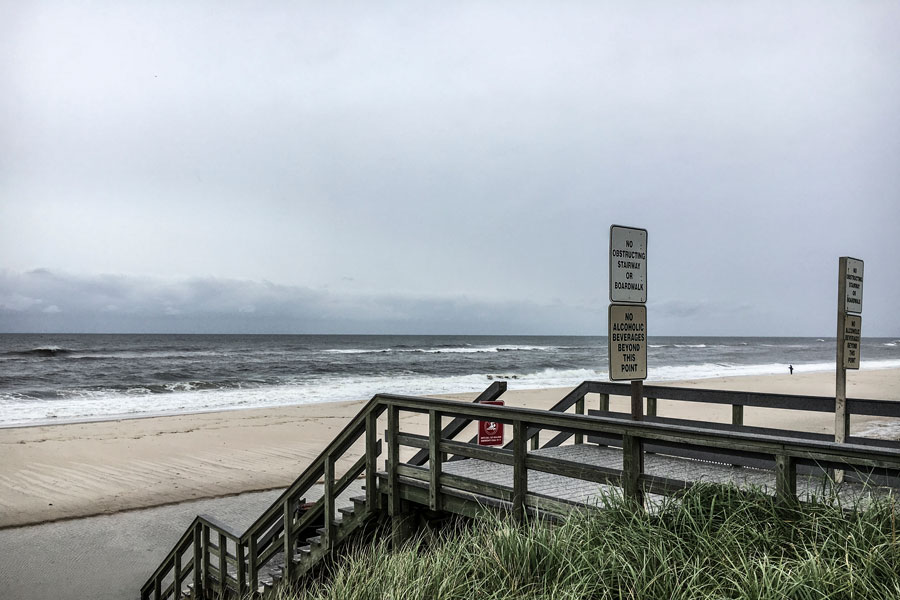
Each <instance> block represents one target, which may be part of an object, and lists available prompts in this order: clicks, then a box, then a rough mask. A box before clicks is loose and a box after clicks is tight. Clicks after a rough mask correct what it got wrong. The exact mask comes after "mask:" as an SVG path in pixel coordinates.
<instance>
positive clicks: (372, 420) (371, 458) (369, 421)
mask: <svg viewBox="0 0 900 600" xmlns="http://www.w3.org/2000/svg"><path fill="white" fill-rule="evenodd" d="M380 455H381V444H380V442H379V440H378V415H377V414H376V413H375V412H374V411H371V412H368V413H366V457H365V458H366V505H367V506H368V508H369V510H374V509H375V506H376V503H377V501H378V500H377V498H376V495H375V494H376V488H377V484H376V482H377V475H378V463H377V461H378V457H379V456H380Z"/></svg>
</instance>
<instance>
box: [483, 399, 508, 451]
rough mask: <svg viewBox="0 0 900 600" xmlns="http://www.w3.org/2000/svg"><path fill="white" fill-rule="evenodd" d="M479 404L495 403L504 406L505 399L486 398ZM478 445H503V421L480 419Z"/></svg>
mask: <svg viewBox="0 0 900 600" xmlns="http://www.w3.org/2000/svg"><path fill="white" fill-rule="evenodd" d="M479 404H493V405H496V406H503V400H486V401H483V402H479ZM478 445H479V446H502V445H503V423H496V422H494V421H478Z"/></svg>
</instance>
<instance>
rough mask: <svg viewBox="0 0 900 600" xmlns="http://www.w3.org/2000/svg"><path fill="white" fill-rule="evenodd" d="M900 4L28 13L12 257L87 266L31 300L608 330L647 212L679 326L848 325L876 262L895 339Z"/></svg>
mask: <svg viewBox="0 0 900 600" xmlns="http://www.w3.org/2000/svg"><path fill="white" fill-rule="evenodd" d="M898 19H900V7H898V5H897V3H895V2H888V1H878V0H875V1H872V2H866V3H864V4H860V3H855V4H852V5H851V4H829V5H827V6H823V5H822V4H821V3H819V2H812V1H803V0H801V1H798V2H791V3H789V4H785V3H779V2H754V3H747V4H741V5H738V6H735V5H733V4H728V5H725V4H723V5H717V4H710V3H708V2H702V1H692V0H687V1H685V2H679V3H677V4H674V3H673V4H660V3H653V4H640V3H630V4H623V3H615V4H613V3H595V2H590V3H588V2H574V3H565V4H564V5H560V4H559V3H549V2H547V3H541V2H525V3H514V4H513V3H499V4H498V3H489V4H485V3H474V2H460V3H445V4H440V5H431V6H428V7H421V6H418V5H414V4H411V3H404V2H397V3H388V4H387V5H379V6H378V7H377V8H376V7H373V6H370V5H368V4H366V3H350V4H349V5H347V4H340V3H331V4H318V5H316V4H310V3H287V2H272V3H267V4H266V6H265V7H264V8H263V7H260V6H259V5H258V4H256V3H244V2H233V3H228V4H227V6H226V5H222V4H221V3H211V2H203V1H200V2H191V3H178V4H171V3H170V4H160V3H143V4H128V5H124V4H121V3H115V2H102V1H101V2H96V3H77V4H73V3H68V2H54V1H53V0H50V1H48V2H41V3H26V2H21V3H7V4H6V5H4V6H0V56H3V57H6V58H3V59H0V89H2V90H4V93H3V94H0V157H2V163H0V268H5V269H7V270H8V273H20V274H21V273H30V272H32V271H33V270H34V269H36V268H39V267H46V268H47V269H50V270H51V273H52V274H54V277H56V278H59V279H65V278H66V277H69V278H75V279H77V282H76V281H72V282H71V289H70V290H69V291H70V292H71V297H67V296H66V295H65V294H57V295H52V294H49V292H47V290H43V291H42V292H41V294H35V293H32V291H33V290H31V288H30V287H29V286H34V285H36V284H35V283H34V281H37V280H38V279H39V277H38V276H36V275H35V276H33V277H32V276H29V278H31V279H30V280H29V281H31V280H34V281H31V282H30V283H29V282H26V281H24V279H22V277H24V276H19V275H15V276H13V275H7V281H6V284H5V289H4V294H5V296H4V298H3V306H4V307H6V308H4V309H3V317H2V318H3V319H4V323H6V324H7V326H8V327H10V326H11V325H9V323H11V322H12V320H13V317H14V316H16V315H18V318H19V319H20V320H18V321H15V323H16V325H15V327H16V328H21V327H26V326H29V327H41V328H44V329H46V328H47V327H51V325H52V324H53V323H56V324H57V325H56V326H63V324H65V326H66V327H70V328H78V327H79V326H80V327H83V328H86V329H115V327H119V326H120V327H127V328H130V327H141V328H142V330H149V329H150V328H151V327H162V328H165V330H166V331H171V330H175V329H177V327H187V328H193V329H196V328H199V327H200V326H201V325H202V326H203V327H205V328H207V329H209V330H212V329H214V328H215V327H217V326H218V327H222V328H224V329H225V330H231V329H233V328H238V327H239V328H242V330H244V329H249V328H250V327H251V325H252V324H256V325H255V326H257V327H260V328H265V330H266V331H269V330H274V329H276V328H277V327H278V323H279V322H280V323H282V324H284V323H288V324H289V327H288V328H289V330H291V331H294V330H298V329H304V330H306V329H308V328H312V329H315V330H323V331H324V330H326V329H327V328H329V327H332V328H334V329H335V330H336V331H347V330H351V329H352V330H355V331H372V330H375V329H377V330H378V331H382V330H384V331H387V330H388V326H389V325H391V326H393V325H396V326H398V327H405V328H408V329H407V330H410V329H416V330H418V328H421V329H428V330H429V331H452V330H453V328H454V327H460V328H463V329H464V330H465V331H466V332H469V331H472V330H479V329H480V328H482V327H484V328H485V329H490V330H491V331H490V332H501V331H503V332H505V331H507V330H509V331H513V330H514V329H516V328H517V327H518V328H520V329H519V330H518V331H517V332H520V333H527V332H547V333H567V332H572V333H578V332H581V333H604V332H605V329H606V326H605V310H606V303H607V300H606V285H607V283H606V277H607V273H606V261H607V256H606V244H607V231H608V227H609V225H610V224H612V223H620V224H625V225H634V226H640V227H645V228H647V229H648V230H649V232H650V242H649V243H650V254H649V257H650V258H649V263H648V264H649V267H648V268H649V269H650V272H649V283H648V287H649V290H650V308H651V310H652V311H655V312H651V313H650V319H651V323H653V324H655V325H654V327H658V329H655V331H658V332H659V333H669V334H690V333H705V334H716V333H719V334H723V335H726V334H748V335H750V334H756V335H772V334H785V335H816V336H820V335H829V333H830V332H832V331H833V329H834V323H833V320H834V306H833V305H834V303H835V298H834V295H835V290H834V288H835V282H834V280H835V277H836V274H835V271H836V269H837V258H838V257H839V256H842V255H851V256H857V257H860V258H863V259H865V260H866V273H867V281H866V294H865V297H866V313H865V331H866V332H867V333H871V334H873V335H874V334H880V335H898V334H900V317H898V316H897V311H896V309H895V306H894V304H895V302H894V299H895V298H897V297H900V277H898V276H897V273H898V269H897V266H896V265H897V262H896V261H897V257H898V256H900V236H898V235H897V231H900V210H898V209H897V203H896V199H897V198H900V170H898V169H897V168H896V166H897V165H898V164H900V113H898V111H897V110H896V107H897V106H898V104H900V68H898V65H900V41H898V40H900V38H898V36H897V35H896V31H895V29H896V28H895V27H894V26H893V24H894V23H896V22H897V21H898ZM66 273H70V274H71V273H78V274H81V275H78V276H75V275H65V274H66ZM98 273H121V274H123V275H121V276H101V275H97V274H98ZM10 278H11V279H10ZM265 281H271V282H277V284H272V285H269V284H266V283H264V282H265ZM47 285H49V284H47ZM58 285H62V284H58ZM54 289H56V288H54ZM286 290H289V291H286ZM42 294H43V295H42ZM76 298H81V299H82V300H81V301H82V302H83V303H84V304H83V306H82V307H81V308H79V307H78V304H77V302H75V301H74V300H75V299H76ZM557 299H559V303H557ZM54 306H55V307H56V309H52V308H51V307H54ZM201 307H202V310H201ZM304 307H305V308H304ZM729 307H748V308H746V309H745V310H742V311H740V312H739V313H735V312H734V311H733V310H731V309H730V308H729ZM54 310H58V311H59V312H54ZM44 311H48V312H44ZM129 311H131V312H129ZM135 311H138V312H135ZM192 311H193V312H192ZM356 311H359V312H358V313H357V312H356ZM138 314H139V315H141V316H142V317H141V319H138V318H137V317H136V316H135V315H138ZM26 316H27V318H28V319H31V320H27V321H26V320H24V319H25V317H26ZM79 318H83V319H86V320H85V321H84V322H83V323H81V325H79V321H78V319H79ZM41 319H43V320H41ZM429 319H430V320H429ZM553 327H557V328H558V329H556V330H554V329H553Z"/></svg>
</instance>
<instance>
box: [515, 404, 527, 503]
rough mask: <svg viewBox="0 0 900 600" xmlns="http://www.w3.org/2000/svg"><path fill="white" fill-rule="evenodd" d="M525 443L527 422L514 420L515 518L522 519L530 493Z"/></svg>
mask: <svg viewBox="0 0 900 600" xmlns="http://www.w3.org/2000/svg"><path fill="white" fill-rule="evenodd" d="M527 452H528V450H527V446H526V445H525V423H524V422H523V421H514V422H513V518H514V519H516V520H518V521H521V520H522V519H524V518H525V495H526V494H527V493H528V469H527V468H526V466H525V457H526V455H527Z"/></svg>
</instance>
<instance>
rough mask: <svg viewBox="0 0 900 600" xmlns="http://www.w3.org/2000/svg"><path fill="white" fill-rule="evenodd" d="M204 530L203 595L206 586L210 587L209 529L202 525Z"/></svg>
mask: <svg viewBox="0 0 900 600" xmlns="http://www.w3.org/2000/svg"><path fill="white" fill-rule="evenodd" d="M201 527H202V528H203V575H202V576H201V577H202V578H203V590H204V591H203V593H204V595H205V594H206V586H207V585H209V581H210V577H209V558H210V556H209V527H207V526H206V525H202V524H201Z"/></svg>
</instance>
